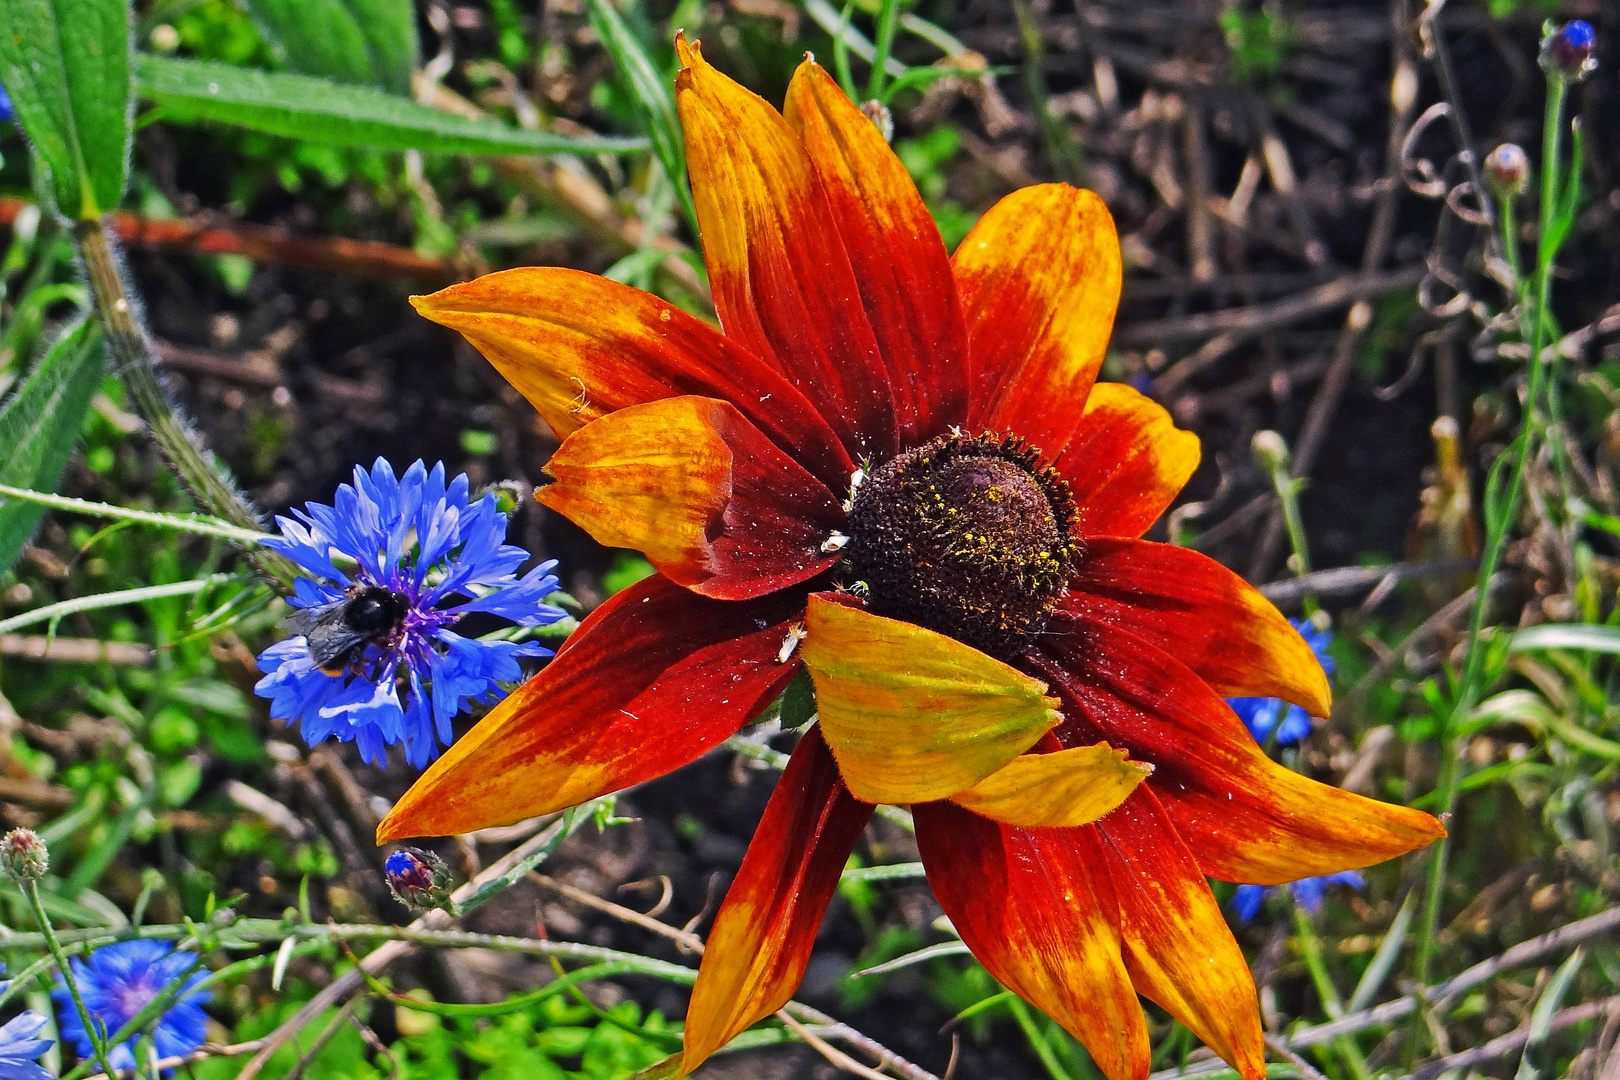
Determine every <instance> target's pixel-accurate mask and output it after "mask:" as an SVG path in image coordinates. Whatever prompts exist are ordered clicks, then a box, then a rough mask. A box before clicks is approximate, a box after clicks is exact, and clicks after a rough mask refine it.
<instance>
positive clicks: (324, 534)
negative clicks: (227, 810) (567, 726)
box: [254, 458, 566, 768]
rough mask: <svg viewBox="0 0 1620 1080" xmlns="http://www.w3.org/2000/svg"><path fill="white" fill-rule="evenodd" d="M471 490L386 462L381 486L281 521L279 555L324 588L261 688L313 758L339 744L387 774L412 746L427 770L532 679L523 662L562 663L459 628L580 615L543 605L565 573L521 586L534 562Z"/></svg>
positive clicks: (301, 597)
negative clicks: (467, 727) (398, 751)
mask: <svg viewBox="0 0 1620 1080" xmlns="http://www.w3.org/2000/svg"><path fill="white" fill-rule="evenodd" d="M468 487H469V484H468V480H467V476H466V474H462V475H460V476H457V477H456V478H455V479H454V480H452V481H450V483H449V484H448V485H447V484H446V483H445V479H444V465H443V464H442V463H441V464H438V465H435V466H433V468H432V470H431V471H430V470H429V469H428V468H427V467H426V466H425V465H424V464H423V463H422V462H420V461H418V462H416V463H415V464H413V465H412V466H411V467H410V468H409V469H407V470H406V472H405V475H404V476H403V477H399V478H396V477H395V475H394V470H393V468H392V467H391V466H390V465H389V464H388V462H386V461H384V460H383V459H382V458H378V459H377V462H376V464H374V465H373V466H372V467H371V472H370V473H367V472H366V471H365V470H364V469H362V468H359V467H356V468H355V470H354V484H353V485H352V486H351V485H349V484H343V485H340V486H339V487H338V490H337V495H336V497H335V498H334V499H333V501H332V505H331V506H326V505H324V504H322V503H307V504H306V505H305V508H304V509H303V510H294V511H293V514H294V515H295V516H296V518H297V520H293V519H291V518H285V517H278V518H277V519H276V524H277V525H278V526H280V528H281V536H280V537H279V538H276V539H273V540H268V541H266V542H265V546H266V547H268V548H270V549H272V550H274V551H277V552H280V553H281V554H282V555H285V556H286V557H287V558H289V559H291V560H292V561H293V562H295V563H297V564H298V565H299V566H300V567H301V568H303V569H304V570H306V571H308V573H309V575H310V576H309V577H301V578H299V579H298V580H297V582H296V583H295V595H294V596H293V597H291V599H290V600H289V603H291V604H292V605H293V607H294V608H297V609H300V610H299V611H298V612H296V613H295V614H294V616H293V620H290V621H292V622H293V623H294V625H295V628H296V629H299V630H301V631H302V632H301V633H300V634H299V635H298V636H296V637H291V638H288V639H287V640H285V641H281V642H278V643H276V644H275V645H272V646H270V648H268V649H266V650H265V651H264V652H262V653H260V654H259V670H260V671H263V672H266V675H265V677H264V678H262V679H260V680H259V683H258V685H257V686H256V687H254V689H255V690H256V691H257V692H258V693H259V695H260V696H262V697H267V698H269V699H270V715H271V716H273V717H276V718H277V719H280V720H287V721H296V722H297V723H298V724H299V726H300V728H301V729H302V731H303V735H304V740H305V741H306V742H308V743H309V744H310V745H311V746H314V745H315V744H316V743H318V742H320V741H321V740H323V739H326V738H330V737H336V738H338V739H340V740H342V741H343V742H354V743H357V744H358V746H359V748H360V756H361V757H362V758H364V759H365V760H366V761H369V762H374V763H381V762H382V761H383V760H384V758H385V756H386V754H387V748H388V747H389V746H391V745H393V744H395V743H404V745H405V756H406V759H407V760H409V761H410V763H411V764H412V765H414V766H416V767H418V768H421V767H422V766H425V765H427V764H428V762H430V761H432V760H433V759H434V758H435V757H437V756H438V755H439V750H440V744H441V743H442V744H445V745H448V744H449V743H450V741H451V739H452V738H453V737H454V734H453V732H452V730H451V727H450V722H451V720H453V719H454V718H455V716H456V714H457V713H459V712H461V711H462V710H463V709H465V708H466V707H467V706H468V705H469V704H471V703H473V702H480V703H488V702H492V701H496V700H498V699H500V698H501V697H502V696H504V694H505V691H504V689H503V688H502V686H501V684H502V683H510V682H516V681H517V680H519V679H521V678H522V677H523V670H522V668H521V667H520V666H519V664H518V657H520V656H550V655H551V651H550V650H549V649H544V648H542V647H540V646H539V645H535V644H532V643H531V644H522V645H519V644H516V643H513V642H510V641H477V640H474V639H471V638H465V637H462V636H461V635H459V634H457V633H455V632H454V631H453V630H451V629H450V627H452V626H454V625H455V624H456V623H457V622H458V621H459V620H460V619H461V618H462V616H464V615H471V614H473V613H475V612H482V613H484V614H488V615H494V616H498V617H499V618H502V619H507V620H509V621H511V622H514V623H518V624H519V625H522V626H543V625H545V624H547V623H552V622H556V621H557V620H558V619H561V618H563V617H564V616H565V615H566V612H564V611H562V610H560V609H558V608H555V607H551V606H549V605H547V604H544V603H542V601H543V600H544V599H545V597H547V596H549V595H550V594H551V593H553V592H555V591H556V590H557V578H556V576H555V575H553V574H552V573H551V571H552V569H553V568H554V567H555V566H556V565H557V564H556V562H555V561H550V562H544V563H541V564H540V565H539V566H536V567H535V568H534V569H533V570H531V571H529V573H527V574H526V575H524V576H523V577H521V578H519V577H518V576H517V574H516V571H517V569H518V567H520V566H521V565H523V563H524V562H526V561H527V560H528V558H529V553H528V552H527V551H524V550H523V549H522V548H520V547H514V546H512V545H510V544H507V543H505V540H506V515H505V514H503V513H501V512H500V510H499V509H497V503H496V499H495V496H494V495H487V496H485V497H484V498H483V499H481V500H479V501H477V502H473V501H472V500H471V499H470V498H469V495H468ZM340 563H341V564H342V565H341V566H340V565H339V564H340ZM451 601H454V602H451ZM323 668H324V669H325V670H323Z"/></svg>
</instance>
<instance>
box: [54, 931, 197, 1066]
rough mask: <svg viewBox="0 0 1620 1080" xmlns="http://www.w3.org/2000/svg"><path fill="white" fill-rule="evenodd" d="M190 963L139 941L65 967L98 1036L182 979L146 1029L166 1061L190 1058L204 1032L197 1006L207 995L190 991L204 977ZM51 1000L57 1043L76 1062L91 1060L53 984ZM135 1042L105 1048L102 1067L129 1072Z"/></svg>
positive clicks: (68, 999)
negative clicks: (165, 1008)
mask: <svg viewBox="0 0 1620 1080" xmlns="http://www.w3.org/2000/svg"><path fill="white" fill-rule="evenodd" d="M196 962H197V958H196V956H194V955H193V954H191V953H185V952H177V951H175V948H174V946H173V945H170V944H168V943H166V942H162V941H144V940H141V941H121V942H119V943H118V944H116V945H107V946H104V947H103V948H100V949H97V950H96V951H95V952H94V953H92V954H91V955H90V961H89V963H85V962H83V961H80V960H77V959H73V960H69V961H68V966H69V967H71V968H72V969H73V981H74V982H75V983H76V984H77V985H78V987H79V996H80V997H81V998H83V999H84V1007H85V1008H86V1009H87V1010H88V1011H89V1013H90V1017H91V1019H92V1020H93V1021H94V1022H95V1023H96V1025H97V1026H98V1027H100V1028H102V1029H103V1030H102V1034H103V1035H104V1036H110V1035H112V1034H113V1033H115V1032H117V1031H118V1030H119V1029H120V1028H122V1027H123V1026H124V1025H125V1024H127V1023H129V1022H130V1020H132V1019H134V1018H135V1016H136V1015H137V1014H139V1013H140V1011H141V1010H142V1009H144V1008H146V1007H147V1006H148V1005H150V1004H151V1003H152V1002H153V1000H155V999H156V998H157V996H158V995H159V994H161V993H162V992H163V991H164V990H165V989H167V988H168V987H169V985H170V984H172V983H174V982H175V981H176V980H178V979H181V978H184V979H185V984H184V986H183V987H182V988H181V990H180V994H179V996H178V997H177V998H176V999H175V1002H174V1004H173V1005H170V1006H169V1008H168V1011H166V1012H165V1013H163V1015H162V1016H161V1017H160V1018H159V1019H158V1021H157V1026H156V1027H154V1028H152V1029H151V1043H152V1047H153V1049H155V1050H156V1051H157V1056H158V1057H160V1058H166V1057H179V1056H181V1055H183V1054H189V1053H191V1052H192V1051H193V1050H196V1049H197V1048H198V1047H199V1046H201V1045H202V1044H203V1039H204V1038H205V1037H206V1036H207V1033H208V1014H207V1013H205V1012H203V1009H202V1007H203V1005H204V1004H206V1003H207V1002H208V1000H209V998H210V996H211V995H210V994H209V993H208V991H206V990H201V991H197V990H193V989H192V988H193V987H194V986H196V984H197V983H199V982H201V981H202V980H203V979H205V978H207V977H208V973H207V972H206V971H192V967H193V965H194V964H196ZM188 971H189V972H191V974H190V975H189V976H188V975H187V974H186V973H187V972H188ZM51 997H52V999H53V1000H55V1002H56V1008H57V1014H58V1017H59V1027H60V1028H61V1032H62V1039H63V1041H64V1042H71V1043H73V1048H74V1050H75V1051H77V1053H78V1055H79V1060H80V1061H94V1060H95V1056H96V1048H95V1046H94V1045H93V1044H92V1043H91V1042H90V1035H89V1033H88V1032H86V1031H85V1030H84V1022H83V1021H82V1020H81V1019H80V1018H79V1010H78V1008H77V1007H75V1006H74V1004H73V996H72V995H71V994H70V993H69V992H68V988H67V984H66V983H64V982H61V981H58V982H57V985H56V988H55V989H54V990H52V991H51ZM137 1041H138V1040H137V1039H136V1038H131V1039H129V1040H127V1041H126V1042H122V1043H120V1044H119V1045H117V1046H114V1047H112V1048H111V1049H109V1050H108V1052H107V1061H108V1063H109V1064H111V1065H112V1067H113V1068H115V1069H119V1070H123V1069H132V1068H134V1067H135V1065H136V1061H135V1045H136V1042H137ZM142 1064H144V1062H143V1063H142Z"/></svg>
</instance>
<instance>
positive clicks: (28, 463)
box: [0, 319, 102, 573]
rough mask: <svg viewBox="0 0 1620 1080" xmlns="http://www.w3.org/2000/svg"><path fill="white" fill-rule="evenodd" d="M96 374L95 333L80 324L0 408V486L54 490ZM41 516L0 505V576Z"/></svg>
mask: <svg viewBox="0 0 1620 1080" xmlns="http://www.w3.org/2000/svg"><path fill="white" fill-rule="evenodd" d="M101 371H102V348H101V331H100V328H99V327H98V326H97V324H96V323H94V322H92V321H90V320H88V319H86V320H82V321H80V322H79V323H78V324H76V325H75V326H73V327H72V328H70V329H69V330H68V331H67V332H66V333H64V334H63V335H62V336H61V337H59V338H57V339H56V343H55V344H53V345H52V346H51V348H50V351H49V352H47V353H46V354H45V358H44V359H43V360H41V361H40V362H39V366H38V367H36V368H35V369H34V370H33V372H32V373H30V374H29V376H28V378H27V380H25V381H24V382H23V384H22V386H21V387H19V388H18V390H17V392H16V393H15V394H13V395H12V396H11V400H9V401H7V402H6V404H5V406H4V407H3V408H0V446H6V447H10V450H9V451H8V452H7V455H6V456H5V459H4V461H3V462H0V482H3V483H6V484H11V485H15V486H17V487H31V488H43V489H45V490H46V491H49V490H52V489H53V488H55V487H56V482H57V480H58V479H60V478H61V476H62V469H63V468H64V467H65V466H66V465H67V459H68V454H69V453H71V452H72V450H73V446H74V444H75V443H76V442H78V440H79V431H80V429H81V428H83V427H84V418H85V414H86V413H88V412H89V411H90V399H91V398H92V397H94V396H95V392H96V387H97V386H98V385H99V384H100V382H101ZM44 514H45V508H44V507H43V506H39V505H36V504H33V503H26V502H23V501H22V500H20V499H7V500H6V501H5V502H3V503H0V573H3V572H5V571H6V570H8V569H10V568H11V564H12V563H14V562H16V561H17V556H18V555H20V554H22V549H23V545H24V544H26V543H27V542H28V538H29V537H30V536H32V535H33V534H34V529H35V527H36V526H38V525H39V519H40V518H41V517H43V516H44Z"/></svg>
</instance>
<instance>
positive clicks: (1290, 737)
mask: <svg viewBox="0 0 1620 1080" xmlns="http://www.w3.org/2000/svg"><path fill="white" fill-rule="evenodd" d="M1293 622H1294V629H1296V630H1298V631H1299V632H1300V635H1301V636H1302V637H1304V638H1305V643H1306V644H1307V645H1309V646H1310V647H1311V651H1312V652H1314V653H1315V654H1316V659H1317V661H1318V662H1319V663H1320V664H1321V665H1322V670H1323V671H1325V672H1327V673H1328V674H1329V675H1331V674H1333V669H1334V668H1335V667H1336V666H1337V665H1336V664H1335V662H1334V660H1333V657H1332V656H1330V655H1328V651H1327V650H1328V646H1329V645H1330V644H1332V642H1333V633H1332V631H1330V630H1318V629H1317V628H1316V624H1315V623H1313V622H1311V620H1309V619H1295V620H1293ZM1226 703H1227V704H1228V705H1230V706H1232V711H1233V712H1235V713H1237V714H1238V716H1239V717H1240V718H1241V719H1242V720H1243V723H1244V724H1245V725H1246V726H1247V727H1248V729H1249V734H1250V735H1253V736H1254V741H1255V742H1257V743H1260V744H1261V745H1264V744H1265V743H1266V742H1268V741H1270V739H1271V729H1272V728H1273V727H1276V728H1277V745H1279V746H1291V745H1293V744H1294V743H1297V742H1299V741H1301V740H1302V739H1304V738H1305V737H1306V736H1307V735H1309V734H1310V733H1311V714H1310V713H1308V712H1306V711H1305V710H1304V709H1302V708H1300V707H1299V706H1298V705H1290V704H1289V703H1288V702H1286V701H1282V700H1280V699H1278V698H1260V697H1244V698H1227V699H1226ZM1279 723H1280V725H1281V726H1278V725H1279Z"/></svg>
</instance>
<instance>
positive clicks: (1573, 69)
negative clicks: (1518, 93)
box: [1541, 19, 1597, 81]
mask: <svg viewBox="0 0 1620 1080" xmlns="http://www.w3.org/2000/svg"><path fill="white" fill-rule="evenodd" d="M1596 43H1597V34H1596V33H1594V32H1593V30H1592V24H1591V23H1589V22H1586V21H1585V20H1584V19H1573V20H1571V21H1570V22H1567V23H1565V24H1564V25H1563V26H1560V27H1559V28H1558V29H1557V30H1554V31H1553V32H1552V33H1550V34H1548V35H1547V37H1546V38H1545V39H1543V41H1542V42H1541V66H1542V67H1543V68H1545V69H1547V70H1548V71H1549V72H1555V73H1556V74H1559V75H1562V76H1563V77H1564V78H1566V79H1571V80H1576V81H1578V80H1580V79H1584V78H1586V76H1587V74H1588V73H1589V72H1591V71H1592V69H1594V68H1596V67H1597V61H1596V60H1595V59H1594V58H1593V57H1592V47H1593V45H1595V44H1596Z"/></svg>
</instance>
